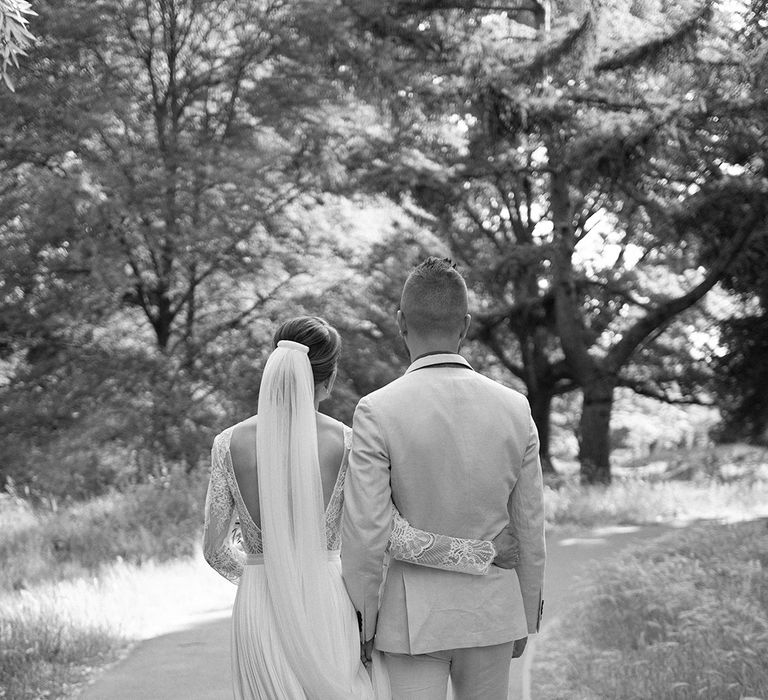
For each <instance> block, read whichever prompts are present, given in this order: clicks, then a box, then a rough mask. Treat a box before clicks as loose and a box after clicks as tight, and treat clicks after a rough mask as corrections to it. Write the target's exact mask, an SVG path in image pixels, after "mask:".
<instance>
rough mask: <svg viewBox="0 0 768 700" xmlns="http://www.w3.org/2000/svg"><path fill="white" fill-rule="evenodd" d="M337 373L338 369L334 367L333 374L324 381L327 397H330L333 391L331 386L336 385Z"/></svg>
mask: <svg viewBox="0 0 768 700" xmlns="http://www.w3.org/2000/svg"><path fill="white" fill-rule="evenodd" d="M338 372H339V367H338V365H337V366H336V367H334V368H333V374H332V375H331V376H330V377H328V379H326V380H325V382H324V384H325V390H326V392H328V396H330V395H331V392H332V391H333V385H334V384H335V383H336V375H337V374H338Z"/></svg>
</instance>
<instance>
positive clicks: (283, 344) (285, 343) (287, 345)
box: [277, 340, 309, 355]
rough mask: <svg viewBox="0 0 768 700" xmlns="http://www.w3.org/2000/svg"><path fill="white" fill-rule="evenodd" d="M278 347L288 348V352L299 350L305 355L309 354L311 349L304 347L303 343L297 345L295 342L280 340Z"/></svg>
mask: <svg viewBox="0 0 768 700" xmlns="http://www.w3.org/2000/svg"><path fill="white" fill-rule="evenodd" d="M277 347H279V348H286V350H298V351H299V352H303V353H304V354H305V355H307V354H308V353H309V347H308V346H307V345H304V344H303V343H297V342H296V341H295V340H279V341H278V342H277Z"/></svg>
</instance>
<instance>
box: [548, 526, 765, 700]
mask: <svg viewBox="0 0 768 700" xmlns="http://www.w3.org/2000/svg"><path fill="white" fill-rule="evenodd" d="M566 618H567V619H566V621H565V622H563V623H561V625H560V627H559V628H557V629H550V630H547V631H546V644H545V645H544V648H545V649H546V650H547V657H546V658H542V659H540V660H537V661H536V665H537V668H536V669H535V670H534V677H535V678H536V679H537V682H538V683H539V686H540V687H539V688H538V689H537V692H536V693H534V695H535V697H537V698H541V699H542V700H548V699H552V698H569V699H570V698H573V699H576V698H579V699H582V698H584V699H586V698H601V699H602V698H605V699H606V700H607V699H610V700H641V699H647V698H654V700H688V699H689V698H690V699H693V698H696V699H697V700H698V699H702V698H703V699H704V700H739V698H743V697H745V696H753V697H768V665H766V663H765V659H768V521H755V522H751V523H741V524H738V525H727V526H724V525H716V524H706V525H697V526H694V527H691V528H689V529H688V530H687V531H680V532H675V533H673V534H671V535H668V536H666V537H664V538H661V539H660V540H658V541H657V542H655V543H654V544H652V545H648V546H645V547H643V548H642V549H638V550H635V551H634V552H633V553H631V554H628V555H627V556H625V557H623V558H622V559H620V560H619V561H617V562H616V563H614V564H613V565H610V566H606V567H603V568H601V571H600V577H599V581H597V582H596V583H594V585H593V588H592V591H591V592H590V593H589V595H588V597H587V598H586V599H585V600H584V602H583V603H582V604H581V605H580V607H579V608H578V610H576V611H573V614H569V615H568V616H566ZM554 669H559V679H553V676H554V674H553V670H554Z"/></svg>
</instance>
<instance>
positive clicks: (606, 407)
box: [579, 379, 614, 484]
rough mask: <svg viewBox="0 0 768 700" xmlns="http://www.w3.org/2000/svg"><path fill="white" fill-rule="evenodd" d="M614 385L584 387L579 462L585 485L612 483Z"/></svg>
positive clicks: (604, 382)
mask: <svg viewBox="0 0 768 700" xmlns="http://www.w3.org/2000/svg"><path fill="white" fill-rule="evenodd" d="M613 389H614V385H613V383H612V382H610V381H607V380H605V379H598V380H596V381H593V382H590V383H588V384H586V385H585V386H584V387H583V392H584V401H583V404H582V409H581V420H580V422H579V461H580V462H581V481H582V483H585V484H610V483H611V465H610V458H611V409H612V408H613Z"/></svg>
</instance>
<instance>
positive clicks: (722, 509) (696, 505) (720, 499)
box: [544, 478, 768, 527]
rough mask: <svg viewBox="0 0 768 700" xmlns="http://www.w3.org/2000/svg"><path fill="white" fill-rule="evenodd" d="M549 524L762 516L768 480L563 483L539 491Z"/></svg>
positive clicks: (766, 505) (766, 504)
mask: <svg viewBox="0 0 768 700" xmlns="http://www.w3.org/2000/svg"><path fill="white" fill-rule="evenodd" d="M544 509H545V516H546V519H547V523H548V524H549V525H578V526H584V527H596V526H600V525H642V524H649V523H657V522H669V521H672V520H676V521H680V520H697V519H723V520H729V519H744V518H745V517H748V516H750V515H754V516H761V515H768V480H743V481H734V482H730V483H724V482H721V481H717V480H713V479H707V480H702V481H677V480H674V481H651V480H647V479H638V478H629V479H617V480H614V482H613V483H612V484H610V485H609V486H582V485H580V484H579V483H578V482H576V481H568V482H566V483H563V484H561V485H560V486H559V487H558V488H552V487H549V486H546V487H545V493H544Z"/></svg>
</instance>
